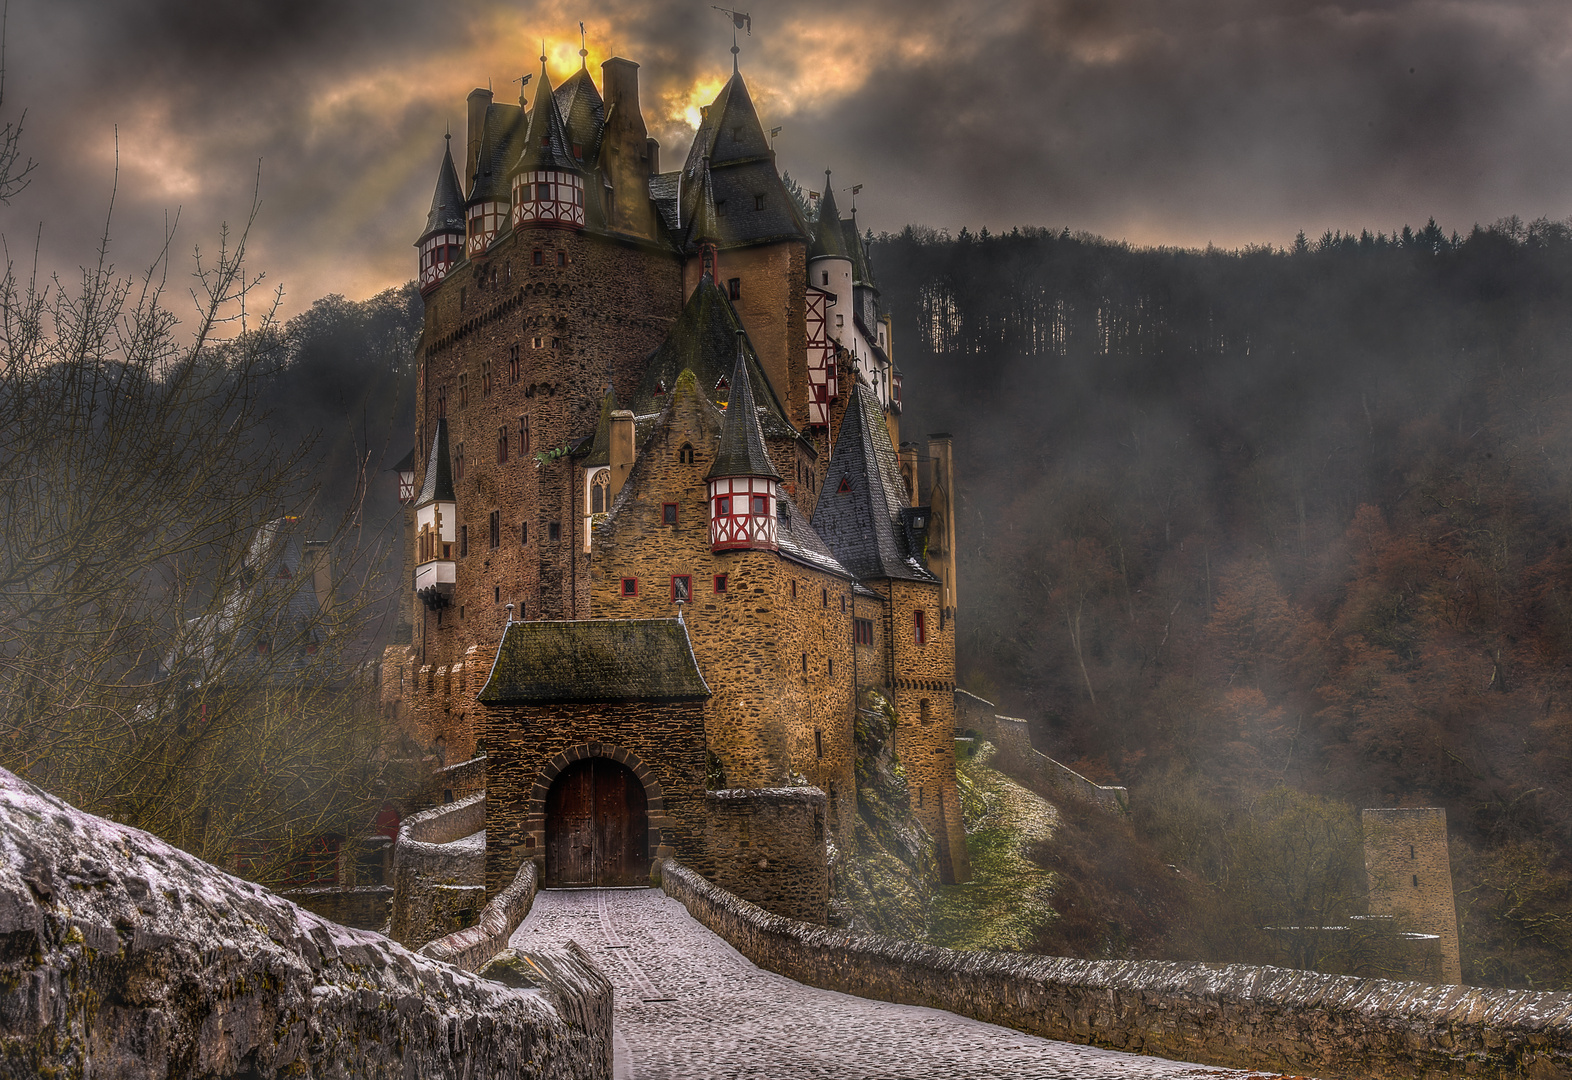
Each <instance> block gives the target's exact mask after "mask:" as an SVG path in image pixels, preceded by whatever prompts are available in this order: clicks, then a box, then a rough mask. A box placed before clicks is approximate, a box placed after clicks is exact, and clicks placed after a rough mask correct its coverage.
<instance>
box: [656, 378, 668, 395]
mask: <svg viewBox="0 0 1572 1080" xmlns="http://www.w3.org/2000/svg"><path fill="white" fill-rule="evenodd" d="M665 393H666V384H665V382H664V381H661V380H656V383H655V396H656V397H663V396H665Z"/></svg>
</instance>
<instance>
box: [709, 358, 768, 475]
mask: <svg viewBox="0 0 1572 1080" xmlns="http://www.w3.org/2000/svg"><path fill="white" fill-rule="evenodd" d="M743 338H744V334H743V332H742V331H741V330H738V331H737V363H736V366H735V367H733V368H732V372H731V400H730V402H729V404H728V405H727V406H726V420H725V422H724V424H723V425H722V427H721V437H720V446H719V447H718V448H717V449H716V451H715V464H713V465H711V466H710V471H709V474H708V475H707V476H706V477H705V479H706V480H717V479H720V478H721V477H723V476H761V477H764V478H766V479H769V480H779V479H780V478H781V475H780V473H778V472H776V471H775V466H774V465H773V464H772V463H771V462H770V455H769V453H768V452H766V451H765V449H764V433H763V432H762V431H761V430H760V429H759V411H758V409H757V408H756V407H755V406H754V404H753V383H752V381H751V380H750V379H749V378H748V353H747V348H746V347H745V345H744V343H743Z"/></svg>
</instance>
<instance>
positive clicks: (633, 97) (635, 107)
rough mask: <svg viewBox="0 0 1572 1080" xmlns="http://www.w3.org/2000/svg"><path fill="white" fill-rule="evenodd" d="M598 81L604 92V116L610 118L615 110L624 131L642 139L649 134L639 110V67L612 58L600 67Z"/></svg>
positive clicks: (630, 62) (632, 63)
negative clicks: (633, 133) (624, 128)
mask: <svg viewBox="0 0 1572 1080" xmlns="http://www.w3.org/2000/svg"><path fill="white" fill-rule="evenodd" d="M600 79H601V86H602V87H603V88H604V91H605V94H604V96H605V99H606V115H607V116H610V115H611V110H612V109H613V108H615V109H616V110H617V117H618V119H620V120H621V121H622V123H623V124H624V125H626V129H627V130H629V131H632V132H636V133H637V135H638V138H639V139H643V138H644V137H645V136H646V135H648V134H649V132H648V129H646V128H645V126H644V113H643V112H642V111H641V110H640V108H639V65H637V64H635V63H634V62H633V61H632V60H624V59H623V58H622V57H620V56H613V57H612V58H611V59H610V60H607V61H606V62H605V63H604V64H602V65H601V66H600Z"/></svg>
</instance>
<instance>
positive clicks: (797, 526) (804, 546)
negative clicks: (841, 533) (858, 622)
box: [775, 499, 854, 578]
mask: <svg viewBox="0 0 1572 1080" xmlns="http://www.w3.org/2000/svg"><path fill="white" fill-rule="evenodd" d="M782 506H784V508H785V509H784V510H781V511H779V512H778V514H777V517H778V520H777V522H776V529H775V540H776V543H777V544H778V545H779V546H780V553H781V556H782V557H783V558H787V559H790V560H792V561H793V562H798V563H801V564H802V565H804V566H808V567H811V568H813V569H815V570H823V571H825V572H827V573H831V574H835V575H836V576H838V577H843V578H853V577H854V575H853V574H852V572H851V571H850V570H848V569H846V567H844V566H842V565H841V562H840V560H839V559H837V558H836V557H835V554H834V553H833V552H832V551H830V546H829V545H828V544H826V543H825V542H824V537H822V536H820V535H819V534H818V533H817V532H815V531H814V528H813V524H812V522H810V521H809V520H808V515H807V514H804V513H803V512H802V511H801V510H799V509H798V508H797V504H796V503H794V502H792V501H791V500H790V499H785V500H782Z"/></svg>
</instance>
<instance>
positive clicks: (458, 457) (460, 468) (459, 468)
mask: <svg viewBox="0 0 1572 1080" xmlns="http://www.w3.org/2000/svg"><path fill="white" fill-rule="evenodd" d="M453 479H455V480H462V479H464V444H463V443H459V444H458V453H456V454H454V455H453Z"/></svg>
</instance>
